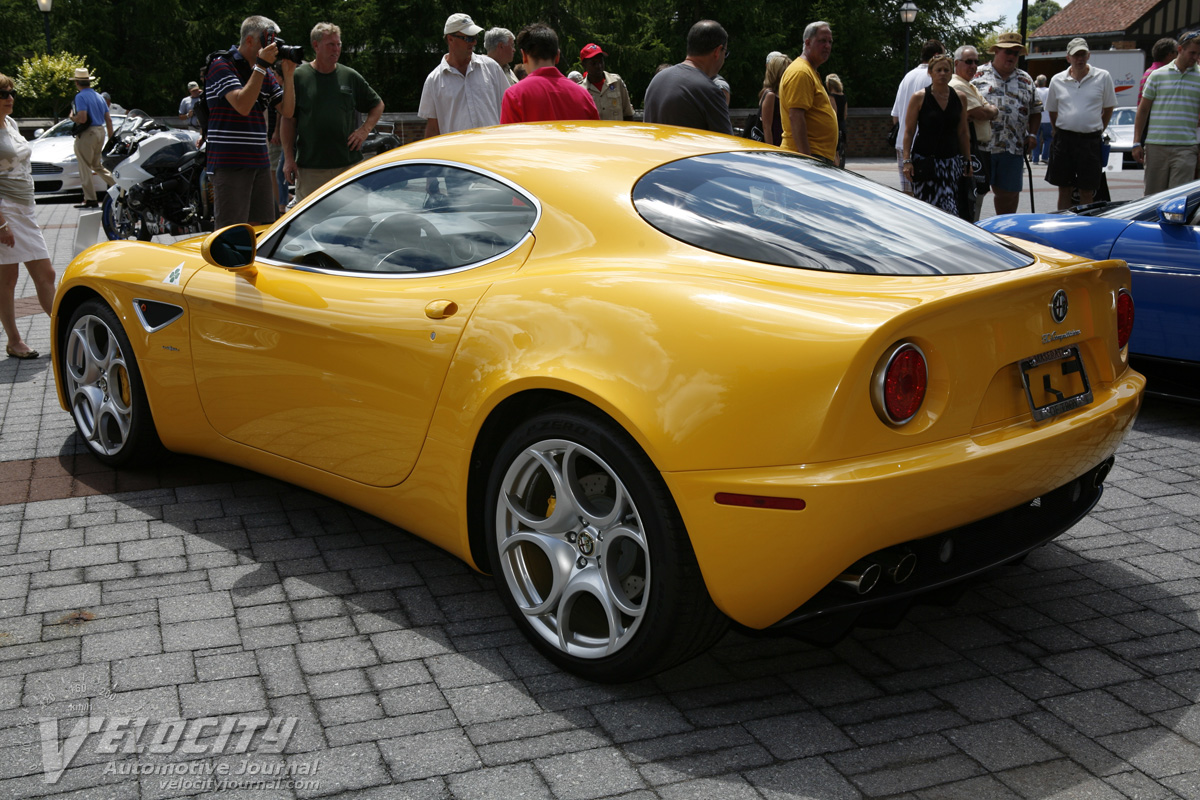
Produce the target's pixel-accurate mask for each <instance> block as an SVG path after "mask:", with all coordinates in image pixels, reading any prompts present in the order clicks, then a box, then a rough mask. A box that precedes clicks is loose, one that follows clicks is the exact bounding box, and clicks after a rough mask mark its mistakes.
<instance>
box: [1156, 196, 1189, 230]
mask: <svg viewBox="0 0 1200 800" xmlns="http://www.w3.org/2000/svg"><path fill="white" fill-rule="evenodd" d="M1158 221H1159V223H1160V224H1162V225H1186V224H1187V198H1186V197H1176V198H1174V199H1172V200H1168V201H1167V202H1165V203H1163V204H1162V205H1161V206H1159V207H1158Z"/></svg>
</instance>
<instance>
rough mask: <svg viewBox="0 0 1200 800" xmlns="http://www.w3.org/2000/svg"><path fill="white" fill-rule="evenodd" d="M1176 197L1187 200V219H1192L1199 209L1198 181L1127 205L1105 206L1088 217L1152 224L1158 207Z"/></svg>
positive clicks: (1131, 201)
mask: <svg viewBox="0 0 1200 800" xmlns="http://www.w3.org/2000/svg"><path fill="white" fill-rule="evenodd" d="M1176 197H1188V198H1189V199H1188V206H1187V215H1188V218H1189V219H1190V218H1192V217H1193V216H1195V214H1196V211H1197V209H1200V181H1193V182H1192V183H1187V184H1184V185H1183V186H1176V187H1175V188H1174V189H1168V190H1166V191H1165V192H1159V193H1158V194H1152V195H1149V196H1147V197H1143V198H1140V199H1138V200H1130V201H1129V202H1127V203H1120V204H1117V205H1113V206H1106V207H1104V208H1102V209H1099V210H1097V211H1095V212H1094V213H1092V214H1091V215H1090V216H1096V217H1110V218H1112V219H1128V220H1136V221H1138V222H1154V221H1155V220H1157V219H1158V207H1159V206H1161V205H1162V204H1163V203H1165V202H1167V201H1168V200H1173V199H1175V198H1176Z"/></svg>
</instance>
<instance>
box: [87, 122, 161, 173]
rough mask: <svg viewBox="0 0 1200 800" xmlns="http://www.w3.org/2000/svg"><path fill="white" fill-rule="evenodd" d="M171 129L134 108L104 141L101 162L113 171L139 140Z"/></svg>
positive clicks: (134, 148) (135, 146)
mask: <svg viewBox="0 0 1200 800" xmlns="http://www.w3.org/2000/svg"><path fill="white" fill-rule="evenodd" d="M169 130H171V129H170V128H168V127H167V126H166V125H163V124H162V123H161V122H159V121H157V120H156V119H154V117H151V116H150V115H148V114H147V113H146V112H145V111H142V110H141V109H137V108H135V109H133V110H132V111H130V112H129V113H128V114H126V115H125V119H124V120H123V121H122V122H121V124H120V125H118V126H117V127H116V129H114V130H113V135H112V138H111V139H109V140H108V141H106V142H105V143H104V149H102V150H101V151H100V162H101V163H102V164H104V166H105V167H107V168H108V171H109V172H112V171H113V170H114V169H116V168H117V165H118V164H120V163H121V162H122V161H124V160H125V159H126V158H128V157H129V155H130V153H132V152H133V151H134V150H136V149H137V146H138V142H140V141H142V140H143V139H146V138H148V137H150V136H152V135H153V134H155V133H158V132H159V131H169Z"/></svg>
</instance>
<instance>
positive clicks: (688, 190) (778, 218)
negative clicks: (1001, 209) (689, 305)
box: [633, 152, 1033, 275]
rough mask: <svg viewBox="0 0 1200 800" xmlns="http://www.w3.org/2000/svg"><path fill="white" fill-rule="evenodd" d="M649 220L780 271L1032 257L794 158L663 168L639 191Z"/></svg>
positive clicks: (857, 179)
mask: <svg viewBox="0 0 1200 800" xmlns="http://www.w3.org/2000/svg"><path fill="white" fill-rule="evenodd" d="M633 201H634V205H635V206H636V207H637V210H638V212H639V213H640V214H641V215H642V217H643V218H644V219H645V220H646V221H647V222H649V223H650V224H651V225H653V226H654V227H656V228H658V229H659V230H661V231H663V232H664V233H666V234H668V235H670V236H673V237H675V238H677V239H680V240H682V241H684V242H687V243H688V244H692V245H695V246H696V247H700V248H702V249H704V250H710V251H712V252H716V253H721V254H723V255H728V256H733V257H735V258H742V259H747V260H750V261H759V262H762V263H766V264H776V265H779V266H782V267H798V268H801V269H815V270H828V271H831V272H856V273H863V274H875V275H952V274H962V273H980V272H998V271H1003V270H1011V269H1017V268H1019V267H1024V266H1027V265H1028V264H1030V263H1032V261H1033V257H1032V256H1031V255H1029V254H1028V253H1027V252H1025V251H1024V250H1021V249H1020V248H1018V247H1017V246H1015V245H1012V244H1010V243H1008V242H1006V241H1004V240H1001V239H999V238H998V237H996V236H993V235H992V234H990V233H988V232H986V231H983V230H981V229H979V228H976V227H975V226H974V225H971V224H969V223H967V222H964V221H963V220H960V219H958V218H956V217H953V216H951V215H950V214H947V213H945V212H944V211H941V210H939V209H937V208H934V207H933V206H930V205H928V204H926V203H922V202H921V201H919V200H916V199H914V198H912V197H909V196H907V195H904V194H902V193H900V192H897V191H895V190H892V189H888V188H884V187H882V186H880V185H879V184H877V183H874V182H873V181H870V180H867V179H866V178H863V177H861V176H858V175H854V174H852V173H849V172H845V171H843V170H839V169H837V168H835V167H832V166H828V165H825V164H822V163H821V162H818V161H814V160H812V159H808V158H803V157H801V156H797V155H791V154H787V153H782V152H780V153H772V152H737V153H716V154H712V155H706V156H697V157H694V158H687V159H683V160H681V161H674V162H671V163H669V164H664V165H663V166H661V167H658V168H657V169H654V170H652V171H650V172H649V173H647V174H646V175H644V176H643V177H642V178H641V180H639V181H638V183H637V185H636V186H635V187H634V191H633Z"/></svg>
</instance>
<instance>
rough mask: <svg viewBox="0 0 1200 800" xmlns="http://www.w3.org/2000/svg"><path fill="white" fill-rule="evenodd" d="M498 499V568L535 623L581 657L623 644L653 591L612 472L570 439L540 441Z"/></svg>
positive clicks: (643, 551) (518, 463)
mask: <svg viewBox="0 0 1200 800" xmlns="http://www.w3.org/2000/svg"><path fill="white" fill-rule="evenodd" d="M496 505H497V508H496V538H497V546H498V548H499V554H500V565H501V567H500V568H501V571H502V572H503V574H504V579H505V582H506V583H507V585H508V589H509V591H510V592H511V594H512V597H513V599H514V600H515V601H516V603H517V606H518V607H519V608H520V609H521V612H522V613H523V614H524V615H525V616H526V619H527V620H528V622H529V623H530V625H531V627H532V628H533V629H534V630H535V631H537V633H538V634H539V635H540V636H542V637H543V638H544V639H545V640H546V641H547V642H548V643H550V644H551V645H553V646H555V647H556V648H558V649H559V650H560V651H561V652H563V653H566V654H568V655H571V656H575V657H578V658H587V659H594V658H602V657H604V656H610V655H612V654H613V653H615V652H617V651H618V650H620V649H621V648H622V647H624V646H625V645H626V644H628V643H629V642H630V641H631V640H632V639H633V637H634V634H635V633H636V632H637V629H638V626H639V625H640V624H641V622H642V619H643V615H644V612H645V610H646V602H647V599H648V597H649V595H650V588H651V587H650V555H649V550H648V545H647V541H646V534H645V531H644V529H643V526H642V521H641V517H640V516H639V514H638V511H637V508H636V507H635V506H634V503H633V499H632V497H631V496H630V494H629V492H628V491H627V490H626V488H625V485H624V484H623V483H622V482H621V479H620V478H619V477H618V476H617V474H616V472H615V471H614V470H613V469H612V468H611V467H609V466H608V465H607V464H606V463H605V462H604V461H603V460H602V459H601V458H600V457H599V456H597V455H596V454H595V453H593V452H592V451H591V450H588V449H587V448H586V447H583V446H581V445H579V444H578V443H576V442H571V441H566V440H561V439H548V440H544V441H539V442H536V443H534V444H532V445H530V446H529V447H527V448H525V449H524V450H522V451H521V452H520V453H519V454H518V455H517V457H516V458H515V459H513V462H512V464H511V465H509V468H508V471H507V472H506V473H505V475H504V479H503V481H502V482H501V485H500V493H499V497H498V498H497V503H496Z"/></svg>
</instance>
